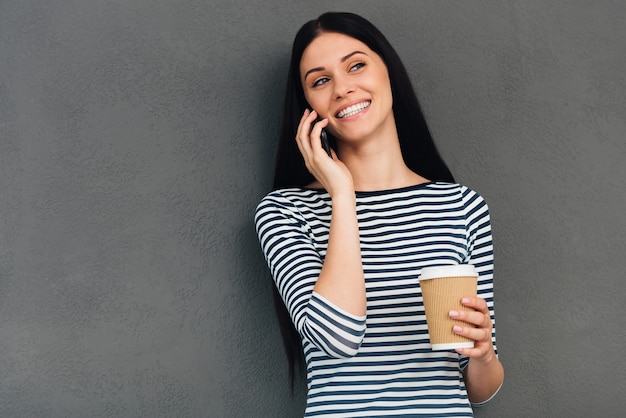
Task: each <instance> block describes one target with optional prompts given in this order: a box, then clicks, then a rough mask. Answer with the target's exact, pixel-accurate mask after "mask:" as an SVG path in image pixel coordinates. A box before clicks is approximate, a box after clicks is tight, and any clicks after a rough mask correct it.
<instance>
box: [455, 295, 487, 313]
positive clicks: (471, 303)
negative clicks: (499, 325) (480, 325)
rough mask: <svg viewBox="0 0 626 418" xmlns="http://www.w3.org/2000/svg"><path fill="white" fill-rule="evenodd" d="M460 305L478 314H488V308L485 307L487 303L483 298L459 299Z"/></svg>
mask: <svg viewBox="0 0 626 418" xmlns="http://www.w3.org/2000/svg"><path fill="white" fill-rule="evenodd" d="M461 303H462V304H463V306H466V307H468V308H472V309H475V310H477V311H480V312H485V313H486V312H489V307H488V306H487V302H486V301H485V299H483V298H479V297H467V296H466V297H464V298H462V299H461Z"/></svg>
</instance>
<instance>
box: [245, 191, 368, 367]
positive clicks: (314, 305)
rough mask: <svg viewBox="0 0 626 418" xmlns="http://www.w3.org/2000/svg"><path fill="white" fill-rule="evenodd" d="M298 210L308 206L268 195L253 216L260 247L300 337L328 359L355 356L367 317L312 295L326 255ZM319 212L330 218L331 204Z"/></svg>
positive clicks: (315, 294) (281, 196) (278, 193)
mask: <svg viewBox="0 0 626 418" xmlns="http://www.w3.org/2000/svg"><path fill="white" fill-rule="evenodd" d="M300 210H310V208H304V207H302V208H299V207H298V206H296V204H294V203H293V202H291V201H290V200H289V199H287V198H286V197H285V196H283V195H282V194H281V193H280V192H274V193H271V194H269V195H268V196H266V197H265V198H264V199H263V200H262V201H261V203H260V204H259V206H258V207H257V210H256V214H255V224H256V230H257V234H258V237H259V242H260V244H261V249H262V250H263V253H264V255H265V259H266V261H267V263H268V266H269V268H270V272H271V274H272V277H273V279H274V282H275V284H276V286H277V288H278V291H279V293H280V295H281V296H282V299H283V301H284V303H285V305H286V306H287V309H288V311H289V313H290V315H291V318H292V321H293V323H294V324H295V326H296V329H297V330H298V332H299V333H300V335H301V337H302V338H303V339H306V340H308V341H309V342H310V343H312V344H313V345H314V346H315V347H317V348H318V349H319V350H321V351H323V352H324V353H326V354H327V355H328V356H331V357H335V358H342V357H352V356H354V355H356V353H357V351H358V349H359V347H360V345H361V342H362V340H363V336H364V334H365V316H355V315H352V314H350V313H348V312H346V311H344V310H342V309H340V308H338V307H337V306H335V305H333V304H332V303H331V302H329V301H328V300H327V299H325V298H324V297H322V296H321V295H319V294H317V293H316V292H314V291H313V287H314V286H315V283H316V281H317V278H318V277H319V274H320V271H321V269H322V265H323V262H324V260H323V256H324V253H323V249H321V248H318V247H317V246H316V243H315V241H314V239H313V236H312V234H313V231H312V228H311V226H310V225H309V224H308V223H307V222H306V221H305V219H304V217H303V216H302V215H301V213H300ZM319 210H327V211H328V212H329V216H330V207H329V206H325V205H321V206H320V207H319ZM326 234H327V232H326Z"/></svg>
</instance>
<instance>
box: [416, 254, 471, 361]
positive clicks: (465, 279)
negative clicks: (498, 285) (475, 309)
mask: <svg viewBox="0 0 626 418" xmlns="http://www.w3.org/2000/svg"><path fill="white" fill-rule="evenodd" d="M419 282H420V287H421V288H422V297H423V300H424V309H425V310H426V323H427V325H428V335H429V337H430V344H431V345H432V349H433V350H450V349H455V348H468V347H470V348H471V347H474V341H473V340H470V339H469V338H465V337H463V336H461V335H457V334H455V333H454V332H453V331H452V327H453V326H454V325H455V324H460V325H463V326H467V323H465V322H463V321H459V320H455V319H452V318H450V311H451V310H453V309H454V310H458V311H468V310H470V309H468V308H466V307H464V306H463V305H462V304H461V299H462V298H463V297H464V296H474V297H475V296H476V288H477V283H478V273H477V272H476V269H474V266H472V265H470V264H460V265H450V266H438V267H425V268H423V269H422V273H421V275H420V278H419Z"/></svg>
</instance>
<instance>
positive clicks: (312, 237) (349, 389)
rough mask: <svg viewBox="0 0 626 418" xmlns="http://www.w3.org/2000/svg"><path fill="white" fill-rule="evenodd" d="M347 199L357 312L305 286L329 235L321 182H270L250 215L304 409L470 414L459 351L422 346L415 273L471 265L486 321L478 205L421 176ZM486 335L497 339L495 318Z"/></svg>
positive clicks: (487, 232) (484, 213) (489, 286)
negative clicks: (358, 274) (287, 333)
mask: <svg viewBox="0 0 626 418" xmlns="http://www.w3.org/2000/svg"><path fill="white" fill-rule="evenodd" d="M356 210H357V219H358V224H359V234H360V245H361V258H362V263H363V270H364V274H365V285H366V293H367V311H366V314H365V315H364V316H355V315H353V314H351V313H348V312H346V311H344V310H342V309H341V308H339V307H337V306H335V305H333V303H331V302H330V301H328V300H327V299H325V298H324V297H322V296H321V295H320V294H317V293H316V292H314V291H313V287H314V285H315V283H316V280H317V278H318V276H319V273H320V271H321V268H322V264H323V263H324V257H325V255H326V250H327V246H328V233H329V227H330V218H331V199H330V196H329V195H328V193H326V192H325V191H323V190H316V189H307V188H290V189H282V190H277V191H274V192H271V193H269V194H268V195H267V196H265V198H264V199H263V200H262V201H261V202H260V203H259V205H258V207H257V211H256V215H255V223H256V228H257V233H258V236H259V241H260V243H261V248H262V250H263V252H264V254H265V258H266V260H267V263H268V265H269V268H270V271H271V273H272V276H273V278H274V281H275V284H276V286H277V288H278V290H279V292H280V294H281V295H282V298H283V301H284V302H285V305H286V306H287V308H288V310H289V312H290V315H291V318H292V320H293V322H294V324H295V326H296V329H297V330H298V331H299V333H300V336H301V338H302V347H303V350H304V353H305V359H306V364H307V386H308V394H307V405H306V412H305V417H381V416H396V417H398V416H402V417H471V416H472V407H471V405H470V402H469V400H468V397H467V392H466V389H465V384H464V382H463V375H462V370H463V369H464V367H466V366H467V363H468V359H467V358H466V357H463V356H460V355H459V354H457V353H456V352H455V351H453V350H449V351H433V350H432V349H431V346H430V343H429V338H428V330H427V327H426V318H425V314H424V307H423V304H422V296H421V290H420V286H419V276H420V271H421V269H422V268H423V267H428V266H436V265H447V264H473V265H474V266H475V268H476V270H477V271H478V273H479V279H478V280H479V281H478V295H479V296H480V297H482V298H483V299H485V300H486V301H487V304H488V306H489V309H490V312H491V319H492V321H494V313H493V247H492V239H491V225H490V220H489V211H488V208H487V204H486V203H485V201H484V200H483V198H482V197H481V196H479V195H478V194H477V193H476V192H474V191H473V190H470V189H468V188H467V187H465V186H461V185H458V184H449V183H440V182H436V183H435V182H431V183H424V184H420V185H416V186H411V187H406V188H400V189H393V190H385V191H376V192H357V193H356ZM492 339H493V343H494V346H495V323H494V329H493V335H492ZM496 352H497V351H496Z"/></svg>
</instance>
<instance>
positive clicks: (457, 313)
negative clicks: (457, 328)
mask: <svg viewBox="0 0 626 418" xmlns="http://www.w3.org/2000/svg"><path fill="white" fill-rule="evenodd" d="M450 316H451V317H452V318H456V317H457V316H459V311H450Z"/></svg>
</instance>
